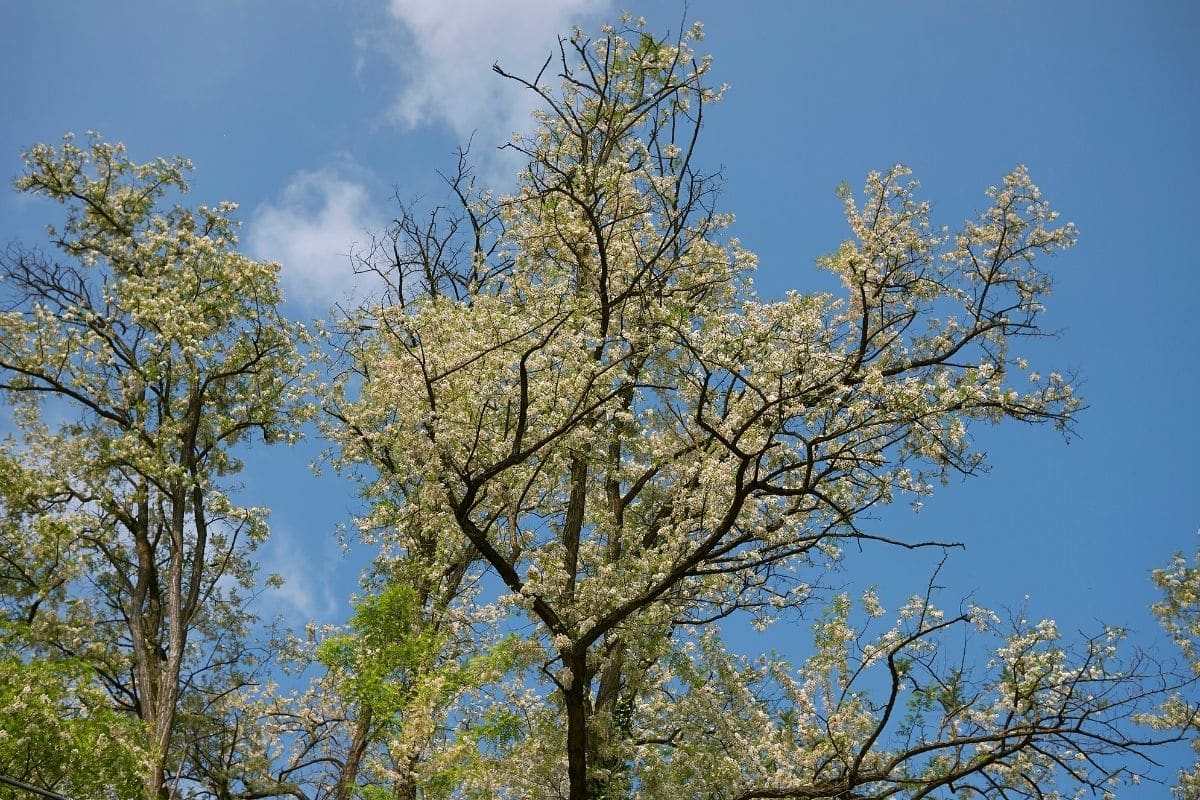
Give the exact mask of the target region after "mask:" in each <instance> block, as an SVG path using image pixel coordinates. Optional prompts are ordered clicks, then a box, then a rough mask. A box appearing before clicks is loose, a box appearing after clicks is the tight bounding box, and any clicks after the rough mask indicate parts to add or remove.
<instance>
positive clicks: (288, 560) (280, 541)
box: [258, 525, 342, 626]
mask: <svg viewBox="0 0 1200 800" xmlns="http://www.w3.org/2000/svg"><path fill="white" fill-rule="evenodd" d="M314 550H319V551H320V552H319V553H314ZM333 550H334V548H332V547H328V546H324V547H323V546H321V545H319V544H318V543H316V542H313V541H305V542H301V541H298V540H297V539H296V537H295V536H293V535H292V534H290V533H289V532H288V531H287V530H285V529H282V528H281V527H280V526H275V525H273V526H271V538H270V539H268V540H267V543H266V544H265V545H263V546H262V547H261V548H260V549H259V556H258V561H259V564H260V565H261V567H262V573H261V574H260V575H259V578H260V580H265V579H266V577H267V576H268V575H279V576H280V577H281V578H283V585H282V586H279V587H272V586H267V587H266V588H265V590H264V591H263V594H262V595H261V597H260V598H259V600H258V602H259V604H261V605H260V607H259V609H258V610H259V614H260V615H261V616H262V617H263V618H265V619H270V618H272V617H274V616H276V615H278V616H282V617H283V618H284V620H285V622H287V623H289V624H292V625H296V626H302V625H304V624H306V623H308V622H309V621H310V620H316V621H317V622H321V623H325V622H334V621H336V620H335V619H334V615H335V612H336V611H337V610H338V602H337V600H336V598H335V592H334V585H333V584H334V576H335V574H336V572H337V570H336V569H335V565H338V564H340V563H341V561H342V559H341V556H340V555H339V554H337V553H335V552H333ZM314 555H315V557H314Z"/></svg>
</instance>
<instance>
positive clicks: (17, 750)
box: [0, 655, 148, 800]
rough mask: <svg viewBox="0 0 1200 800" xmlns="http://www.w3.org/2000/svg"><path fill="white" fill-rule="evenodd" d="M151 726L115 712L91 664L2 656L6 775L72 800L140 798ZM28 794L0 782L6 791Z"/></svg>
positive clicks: (0, 752)
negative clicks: (148, 729) (97, 686)
mask: <svg viewBox="0 0 1200 800" xmlns="http://www.w3.org/2000/svg"><path fill="white" fill-rule="evenodd" d="M146 734H147V732H146V730H145V729H144V727H143V726H142V724H141V723H140V721H139V720H137V719H136V718H135V717H132V716H130V715H129V714H125V713H121V712H119V711H116V710H114V709H113V708H112V707H111V704H110V703H109V702H108V698H107V697H105V695H104V692H102V691H100V690H99V689H97V688H96V687H95V685H94V684H93V682H92V674H91V670H90V668H89V667H88V665H86V664H84V663H81V662H79V661H70V660H33V661H24V660H22V659H20V658H18V657H16V656H14V655H8V656H5V657H3V658H0V774H3V775H6V776H8V777H10V778H15V779H17V780H20V781H23V782H25V783H28V784H31V785H33V786H38V787H40V788H43V789H49V790H51V791H55V792H58V793H60V794H65V795H67V796H68V797H71V798H74V800H89V799H90V798H113V797H119V798H135V797H138V796H140V794H141V776H142V774H143V773H144V771H145V769H146V760H147V755H148V751H147V735H146ZM18 796H19V797H20V798H21V800H24V798H26V797H28V795H27V794H24V793H21V792H17V790H15V789H10V788H7V787H0V797H13V798H15V797H18Z"/></svg>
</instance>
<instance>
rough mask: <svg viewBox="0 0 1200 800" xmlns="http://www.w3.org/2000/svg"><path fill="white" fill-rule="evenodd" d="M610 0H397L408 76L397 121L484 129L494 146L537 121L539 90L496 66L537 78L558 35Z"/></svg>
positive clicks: (393, 4) (463, 136)
mask: <svg viewBox="0 0 1200 800" xmlns="http://www.w3.org/2000/svg"><path fill="white" fill-rule="evenodd" d="M609 6H610V4H609V1H608V0H525V1H524V2H521V3H500V2H496V0H443V1H442V2H431V0H390V5H389V11H390V13H391V15H392V17H393V18H394V19H395V20H396V21H398V22H399V23H400V24H401V25H402V26H403V27H404V29H405V30H406V32H407V36H405V37H404V39H405V44H406V45H407V47H405V48H404V49H403V50H401V51H393V55H394V56H395V57H396V58H397V60H398V61H399V64H400V67H401V71H402V75H403V77H404V80H405V85H404V88H403V90H402V92H401V94H400V96H399V98H398V99H397V100H396V102H395V104H394V106H393V107H392V114H393V117H394V118H395V120H396V121H398V122H400V123H402V124H404V125H407V126H410V127H415V126H418V125H422V124H429V123H437V122H441V123H445V124H447V125H449V127H450V128H451V130H453V131H454V133H455V135H456V136H457V137H458V138H459V140H460V141H461V142H463V143H465V142H466V140H467V139H468V138H469V137H470V136H471V135H472V134H473V133H476V132H477V133H478V137H479V138H481V139H482V144H484V145H485V146H487V147H491V146H493V145H495V144H501V143H503V142H506V141H508V140H509V138H510V136H511V135H512V133H513V132H514V131H517V130H526V129H528V127H529V122H528V121H529V114H530V112H531V111H532V110H533V109H534V108H535V106H536V103H535V98H534V97H533V95H532V93H531V92H529V91H527V90H525V89H522V88H521V87H519V86H518V85H517V84H515V83H513V82H512V81H507V80H505V79H503V78H501V77H500V76H499V75H496V74H495V73H493V72H492V64H494V63H499V64H500V65H501V66H502V67H503V68H504V69H505V71H507V72H510V73H514V74H517V75H521V76H528V77H530V78H532V77H533V76H534V75H535V74H536V73H537V71H538V69H540V68H541V66H542V64H543V63H544V62H545V60H546V57H547V56H549V55H550V54H551V53H556V52H557V43H558V36H560V35H566V34H570V32H571V28H572V26H573V25H581V26H586V25H587V24H588V23H590V22H592V21H594V20H595V19H596V18H597V16H598V15H602V14H605V13H607V12H608V10H609Z"/></svg>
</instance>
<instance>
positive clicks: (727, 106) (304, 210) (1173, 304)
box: [0, 0, 1200, 631]
mask: <svg viewBox="0 0 1200 800" xmlns="http://www.w3.org/2000/svg"><path fill="white" fill-rule="evenodd" d="M737 5H739V6H742V7H740V8H735V4H733V3H728V2H722V1H720V0H693V1H692V2H690V3H689V4H688V8H687V9H686V12H685V11H684V9H683V8H682V5H681V4H680V3H677V2H675V3H672V2H630V3H628V4H627V5H626V6H624V8H626V9H627V10H629V11H631V12H632V13H633V14H635V15H644V16H646V18H647V19H648V21H649V22H650V24H651V26H652V27H653V28H656V29H659V30H664V31H665V30H667V29H673V30H677V29H678V27H679V24H680V22H681V20H684V19H686V20H687V21H691V20H692V19H700V20H702V21H703V22H704V23H705V29H706V31H707V33H708V37H707V39H706V40H705V42H704V43H703V44H702V47H703V49H704V50H706V51H707V52H710V53H712V54H713V56H714V72H713V75H714V76H715V79H716V80H717V81H718V82H725V83H728V84H729V85H730V91H729V93H728V95H727V99H726V100H725V101H724V102H723V103H721V104H720V105H719V106H717V107H716V108H714V109H713V113H712V114H711V115H710V116H709V122H708V124H707V126H706V130H705V133H704V137H703V142H704V144H703V151H702V158H703V159H704V161H705V162H706V163H707V164H709V165H710V166H712V167H714V168H718V167H719V168H721V169H722V170H723V172H724V176H725V179H726V190H725V193H724V195H723V198H724V199H723V203H722V206H723V208H724V209H726V210H729V211H732V212H733V213H735V214H736V215H737V219H738V222H737V224H736V227H735V233H736V235H738V236H739V237H740V238H741V240H742V242H743V244H745V245H746V246H748V247H749V248H750V249H752V250H755V251H756V252H757V253H758V254H759V258H760V272H759V277H758V281H759V287H760V291H761V293H762V294H764V295H767V296H771V295H776V294H779V293H781V292H783V291H784V290H786V289H789V288H795V289H799V290H802V291H803V290H815V289H828V288H832V287H830V285H829V283H828V278H827V277H826V276H823V275H821V274H819V273H818V272H817V271H816V270H815V269H814V267H813V258H814V257H815V256H817V255H819V254H821V253H825V252H829V251H831V250H833V249H835V248H836V246H837V244H838V242H839V241H840V240H841V239H842V238H843V237H845V236H846V235H847V229H846V227H845V224H844V221H843V220H842V217H841V208H840V205H839V203H838V201H837V200H836V198H835V196H834V189H835V187H836V186H837V185H838V184H839V183H840V182H842V181H848V182H850V184H851V185H853V186H856V187H857V186H861V184H862V181H863V177H864V175H865V173H866V172H867V171H869V170H872V169H885V168H887V167H888V166H890V165H892V164H894V163H897V162H903V163H905V164H908V165H909V166H910V167H912V168H913V170H914V173H915V175H916V177H918V178H919V179H920V180H921V182H922V185H923V187H924V196H925V197H927V198H929V199H931V200H932V201H933V202H934V216H935V219H937V220H939V221H941V222H944V223H946V224H950V225H954V224H956V223H958V222H961V221H962V220H963V219H964V218H966V217H968V216H971V215H973V213H974V212H975V211H976V210H977V209H979V208H980V207H982V205H983V203H984V199H985V198H984V196H983V191H984V189H985V188H986V187H987V186H988V185H990V184H992V183H995V182H997V181H998V180H999V179H1000V178H1001V176H1003V175H1004V174H1005V173H1006V172H1007V171H1008V170H1010V169H1011V168H1012V167H1013V166H1015V165H1016V164H1018V163H1025V164H1028V165H1029V169H1030V172H1031V174H1032V176H1033V178H1034V180H1035V181H1036V182H1038V184H1039V185H1040V186H1041V188H1042V189H1043V191H1044V193H1045V194H1046V196H1047V197H1048V198H1049V199H1050V200H1051V202H1052V203H1054V204H1055V206H1056V207H1057V208H1059V209H1060V210H1061V211H1062V212H1063V214H1064V217H1065V218H1067V219H1071V220H1074V221H1075V222H1076V223H1077V225H1078V226H1079V229H1080V243H1079V245H1078V246H1077V247H1076V248H1075V249H1073V250H1071V251H1069V252H1068V253H1067V254H1066V255H1064V256H1061V257H1059V258H1058V259H1057V260H1056V261H1055V262H1053V263H1052V264H1050V265H1049V266H1050V270H1051V271H1052V273H1053V274H1054V275H1055V278H1056V290H1055V294H1054V295H1053V296H1052V298H1051V303H1050V305H1049V314H1048V317H1047V320H1048V324H1049V325H1050V326H1051V327H1053V328H1057V329H1059V330H1061V331H1062V336H1061V338H1059V339H1056V340H1052V341H1048V342H1046V343H1045V344H1044V345H1042V346H1041V348H1040V350H1041V352H1042V353H1043V354H1044V356H1043V362H1044V363H1046V364H1048V365H1051V366H1054V367H1057V368H1061V369H1063V370H1077V371H1078V372H1079V373H1081V375H1082V376H1083V377H1084V380H1085V383H1084V386H1083V393H1084V395H1085V397H1086V399H1087V401H1088V404H1089V406H1090V407H1089V409H1088V410H1087V411H1086V412H1084V414H1083V415H1082V417H1081V419H1080V423H1079V426H1078V433H1079V436H1078V437H1077V438H1072V440H1071V441H1070V443H1069V444H1067V443H1065V442H1064V441H1063V440H1062V439H1061V438H1060V437H1058V436H1056V435H1055V434H1053V433H1052V432H1050V431H1048V430H1041V429H1034V430H1029V429H1017V428H1011V427H1005V428H1001V429H998V430H995V431H988V432H985V434H984V435H983V436H982V440H983V442H984V444H985V446H986V449H987V450H988V452H989V455H990V463H991V464H992V472H991V473H990V474H989V475H987V476H985V477H983V478H981V479H975V480H971V481H967V482H955V483H953V484H952V485H950V486H948V487H946V488H945V489H943V490H941V491H940V493H939V494H938V495H937V496H935V497H934V498H933V499H932V500H931V501H929V502H927V503H926V504H925V508H924V510H923V511H922V513H921V514H920V515H919V516H918V515H914V514H913V513H912V512H911V511H909V510H907V509H901V510H897V511H894V512H889V513H888V514H887V516H886V517H885V518H884V519H882V520H881V521H880V524H881V526H885V527H886V529H887V530H886V532H887V533H889V534H890V535H894V536H913V537H917V536H920V537H922V538H932V537H937V538H953V539H960V540H962V541H964V542H966V543H967V544H968V548H967V550H966V552H964V553H961V554H957V555H955V556H954V557H953V558H952V559H951V561H950V563H949V564H948V566H947V567H946V570H945V571H944V572H943V574H942V576H941V577H942V578H943V580H942V582H943V583H945V584H946V585H947V587H948V597H947V599H948V600H949V599H951V598H952V597H954V596H956V594H962V593H972V592H973V593H974V596H975V599H976V600H977V601H978V602H980V603H982V604H985V605H986V604H993V605H997V606H1002V605H1014V606H1015V605H1020V604H1021V603H1022V602H1023V599H1022V598H1023V597H1024V595H1026V594H1028V595H1030V598H1031V599H1030V600H1029V603H1028V605H1029V608H1030V614H1031V615H1033V616H1053V617H1056V618H1058V619H1059V620H1060V621H1061V622H1062V623H1063V627H1064V629H1066V630H1072V629H1076V628H1080V627H1089V626H1091V625H1092V623H1093V622H1094V621H1095V620H1097V619H1102V620H1105V621H1107V622H1112V623H1115V624H1122V625H1130V626H1133V627H1135V628H1138V629H1141V630H1144V631H1145V630H1148V629H1150V628H1151V627H1152V625H1153V623H1152V622H1151V621H1150V619H1149V617H1148V616H1147V615H1146V614H1145V612H1144V609H1145V607H1146V605H1147V604H1148V603H1149V602H1151V601H1152V600H1153V599H1154V592H1153V589H1152V587H1151V586H1150V583H1149V579H1148V578H1149V572H1150V570H1151V569H1152V568H1154V567H1156V566H1159V565H1162V564H1164V563H1165V562H1166V561H1167V560H1168V558H1169V557H1170V555H1171V553H1172V552H1174V551H1178V550H1188V551H1191V550H1194V549H1195V545H1196V544H1197V537H1196V531H1197V527H1198V526H1200V492H1198V491H1197V488H1196V487H1197V483H1198V478H1200V469H1198V468H1197V454H1198V453H1200V432H1198V431H1200V427H1198V426H1197V423H1196V411H1197V409H1198V408H1200V403H1198V402H1197V397H1198V396H1200V355H1198V353H1200V324H1198V323H1197V322H1196V321H1195V319H1196V316H1197V315H1196V312H1195V307H1196V298H1197V297H1198V296H1200V277H1198V275H1200V263H1198V257H1197V255H1196V252H1195V250H1194V247H1193V240H1194V238H1195V236H1196V233H1197V230H1198V224H1197V221H1198V220H1200V191H1198V189H1197V187H1200V150H1198V149H1197V147H1196V143H1197V142H1200V49H1198V48H1196V46H1195V40H1196V37H1197V34H1200V5H1197V4H1195V3H1194V2H1186V1H1185V2H1171V1H1170V0H1157V1H1156V2H1154V3H1115V2H1099V1H1097V0H1091V1H1085V0H1074V1H1067V0H1062V1H1060V2H1054V3H1045V2H1036V1H1034V0H1028V1H1026V0H1021V1H1017V0H1013V1H1011V2H1004V3H961V2H952V1H950V0H946V2H932V1H928V2H887V3H885V2H876V3H865V2H841V3H817V2H795V3H782V2H780V3H768V2H758V3H745V4H737ZM620 8H621V7H619V6H616V5H613V4H609V3H607V2H604V1H603V0H598V1H596V2H587V0H536V1H533V2H516V1H515V0H514V2H510V3H497V2H494V1H493V0H461V1H460V2H449V1H447V2H433V0H426V2H421V1H420V0H393V2H391V3H388V2H385V0H352V1H350V2H345V3H341V4H333V3H325V2H317V0H292V1H291V2H288V3H283V2H275V3H269V2H254V1H252V0H227V1H226V2H216V1H215V0H213V1H212V2H203V3H186V4H183V3H155V2H148V1H147V2H126V1H122V0H113V1H112V2H106V3H56V2H9V3H5V4H3V5H2V6H0V74H2V75H3V76H4V78H3V80H2V81H0V108H3V109H4V113H3V115H2V116H0V173H2V174H4V175H6V176H14V175H16V174H17V172H18V171H19V169H20V162H19V157H18V156H19V153H20V151H21V150H22V149H23V148H25V147H27V146H29V145H31V144H33V143H34V142H37V141H57V140H58V139H59V137H61V135H62V134H63V133H64V132H66V131H80V132H82V131H83V130H87V129H95V130H99V131H101V132H103V133H104V134H105V136H106V137H108V138H110V139H113V140H121V141H124V142H125V143H126V144H127V145H128V147H129V150H130V153H131V155H132V156H133V157H134V158H135V159H149V158H151V157H153V156H156V155H160V154H162V155H167V154H175V153H179V154H183V155H186V156H188V157H189V158H191V159H192V160H193V161H194V162H195V164H196V171H195V173H194V176H193V181H192V184H193V201H194V202H206V203H211V202H215V201H216V200H218V199H222V198H228V199H233V200H236V201H238V202H239V203H240V204H241V209H242V218H243V220H244V221H245V227H244V231H243V233H244V235H243V244H244V246H245V247H246V249H247V250H248V251H249V252H251V253H252V254H254V255H256V256H259V257H269V258H274V259H278V260H280V261H282V262H283V264H284V280H285V286H286V288H287V291H288V293H289V297H290V298H292V300H291V302H290V304H289V307H288V311H289V313H291V314H292V315H293V316H296V317H300V318H307V317H311V316H314V315H316V316H319V315H322V314H323V313H324V311H325V309H326V308H327V307H328V306H329V305H330V304H331V303H333V302H334V301H336V300H338V299H339V298H340V296H341V295H342V293H343V292H344V291H345V290H346V289H347V287H348V286H349V285H350V284H351V283H352V280H351V278H350V276H349V269H348V262H347V259H346V253H348V252H349V251H350V250H351V248H352V246H353V244H354V242H363V241H365V239H366V235H367V234H366V232H367V231H368V230H370V229H376V230H377V229H379V228H380V227H381V226H382V225H383V224H385V223H386V221H387V220H388V218H389V215H390V214H391V213H392V209H393V207H394V206H393V204H392V202H391V197H392V195H393V192H395V193H398V194H399V196H401V197H403V198H405V199H410V198H412V197H415V196H425V197H430V198H433V199H437V198H438V197H439V195H438V178H437V175H436V173H435V170H437V169H439V168H441V169H448V168H450V167H451V166H452V165H453V162H452V157H453V154H454V151H455V148H456V147H457V146H458V145H459V144H460V143H462V142H464V141H465V140H466V139H467V138H468V137H469V136H471V134H472V133H474V152H475V153H477V154H478V155H479V157H480V159H481V162H482V163H481V169H482V171H483V173H484V174H485V175H489V176H493V177H495V178H497V180H503V178H502V176H504V175H505V174H506V171H511V166H512V165H511V164H510V163H508V162H506V161H505V160H504V158H503V156H502V155H498V154H497V152H496V151H495V149H494V148H495V146H496V145H497V144H500V143H502V142H503V141H505V140H506V139H507V138H508V136H509V134H510V133H511V131H512V130H513V129H516V128H524V127H526V126H527V118H528V112H529V110H530V108H531V105H530V102H529V101H528V99H527V98H525V97H523V96H521V95H520V94H519V93H517V92H516V91H515V90H514V87H512V86H510V85H506V84H505V82H504V81H503V80H502V79H500V78H499V77H498V76H496V75H494V74H493V73H492V72H491V70H490V66H491V64H492V63H493V62H494V61H497V60H499V61H500V62H501V63H502V64H503V65H504V66H505V67H506V69H508V70H509V71H513V72H524V73H529V72H533V71H536V69H537V67H538V66H540V64H541V61H542V60H543V59H544V58H545V57H546V55H548V54H549V52H550V50H551V48H552V47H553V46H554V36H555V34H557V33H560V32H567V31H568V30H569V28H570V26H571V25H572V24H573V23H578V24H581V25H582V26H584V27H585V28H587V27H592V28H595V27H596V26H598V24H599V23H600V22H603V21H606V20H611V19H614V18H615V17H616V15H617V13H618V11H619V10H620ZM52 213H53V209H51V208H48V207H47V206H45V205H43V204H41V203H37V202H31V201H28V200H24V199H21V198H18V197H17V196H15V195H14V194H12V193H11V192H9V193H4V194H0V239H3V240H5V241H7V240H10V239H13V238H21V239H22V240H24V241H25V242H27V243H36V242H37V241H38V237H39V231H40V228H41V225H42V224H43V223H44V222H45V221H48V220H49V218H50V217H49V216H48V215H50V214H52ZM319 450H320V444H319V443H312V444H310V445H309V446H308V447H307V448H306V449H303V450H301V451H287V450H280V449H267V448H263V447H258V448H256V449H255V450H254V451H253V452H252V453H251V454H250V458H249V462H248V463H249V467H248V470H247V473H246V475H245V482H246V486H247V492H246V494H247V500H248V501H249V502H253V503H254V504H256V505H257V504H262V505H269V506H271V507H272V508H273V514H272V521H273V527H274V529H275V531H276V533H277V538H276V540H275V541H274V542H273V543H272V544H270V545H268V548H267V550H266V551H265V556H266V557H267V558H268V559H269V562H270V563H268V564H267V569H268V570H279V571H282V572H285V573H286V574H288V575H289V576H290V577H291V578H292V584H291V585H290V587H289V588H287V589H285V590H284V594H283V595H281V596H277V597H275V598H273V599H272V600H271V601H270V602H271V603H272V604H274V607H276V608H278V609H281V610H286V611H288V613H294V614H299V615H313V616H318V617H322V618H325V619H330V620H333V619H339V618H341V617H342V616H343V614H344V610H345V608H346V606H345V598H346V596H347V595H348V594H349V592H350V591H352V587H353V582H354V574H355V570H356V566H355V564H354V562H353V561H350V562H346V561H339V559H340V555H339V551H338V548H337V545H336V544H335V543H334V540H333V537H332V531H333V529H334V527H335V525H336V524H337V523H339V522H343V521H345V520H346V519H347V517H348V515H349V513H350V512H351V510H352V509H353V507H354V498H353V496H352V495H351V493H350V491H349V489H348V488H347V486H346V485H345V484H343V483H340V482H339V481H337V480H336V479H330V478H328V477H326V478H324V479H317V478H314V477H312V476H311V474H310V473H309V472H308V469H307V463H308V461H309V460H311V459H312V458H314V457H315V455H316V453H317V452H318V451H319ZM929 568H930V562H929V559H928V558H924V557H920V556H908V555H897V554H895V553H867V554H865V555H864V556H858V555H852V558H851V560H850V561H848V565H847V572H846V574H845V575H843V576H841V578H840V579H841V580H844V581H845V582H847V583H854V584H868V583H878V584H880V585H881V587H883V588H884V589H885V590H890V591H893V592H900V591H901V590H912V589H916V588H918V586H915V585H911V582H912V579H913V576H917V577H916V580H917V581H918V582H919V583H923V581H924V578H925V575H926V574H927V571H928V569H929Z"/></svg>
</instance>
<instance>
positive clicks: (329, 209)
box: [245, 159, 387, 311]
mask: <svg viewBox="0 0 1200 800" xmlns="http://www.w3.org/2000/svg"><path fill="white" fill-rule="evenodd" d="M375 183H376V182H375V181H374V179H373V176H371V175H370V174H369V173H367V172H366V171H365V170H364V169H362V168H361V167H359V166H357V165H356V164H354V162H352V161H350V160H349V159H340V160H338V161H336V162H334V163H332V164H329V165H327V166H325V167H322V168H321V169H319V170H315V171H301V172H297V173H296V174H295V175H293V176H292V178H291V180H289V181H288V183H287V185H286V186H285V187H284V188H283V190H282V192H280V194H279V197H278V198H277V199H276V200H273V201H268V202H266V203H264V204H263V205H261V206H259V207H258V208H257V209H256V210H255V211H254V213H253V214H252V215H251V217H250V222H249V224H248V226H247V234H246V237H245V240H246V248H247V251H248V252H249V253H250V255H252V256H253V257H255V258H263V259H271V260H273V261H279V262H280V263H281V264H282V265H283V272H282V275H281V277H282V282H283V287H284V290H285V292H286V294H287V297H288V299H289V300H292V301H297V302H299V303H301V304H303V305H305V306H307V307H308V308H310V309H314V310H318V311H325V310H327V309H329V308H330V307H332V306H333V305H334V304H335V303H338V302H343V301H346V300H348V299H349V298H350V297H351V296H352V295H353V294H354V285H355V275H354V271H353V267H352V264H351V260H350V254H351V253H353V252H357V251H359V250H361V249H363V248H365V246H366V245H367V244H368V243H369V241H370V236H371V232H372V231H373V232H379V231H382V230H383V228H384V226H385V225H386V223H387V217H386V215H385V214H384V212H383V211H382V210H381V209H380V207H379V206H378V205H377V203H376V200H375V196H374V195H375V194H376V193H375V191H374V190H375Z"/></svg>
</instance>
